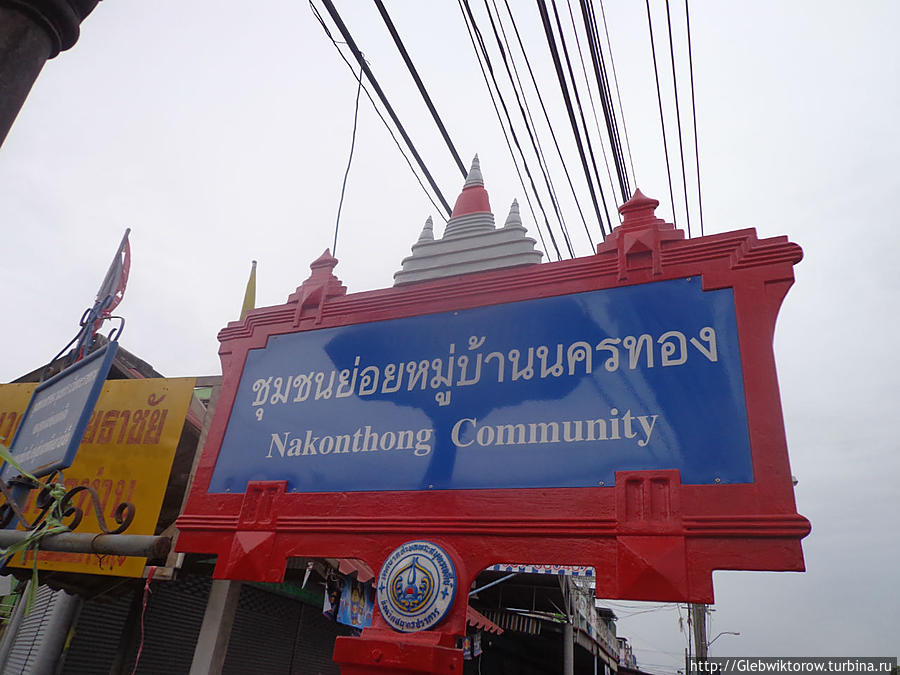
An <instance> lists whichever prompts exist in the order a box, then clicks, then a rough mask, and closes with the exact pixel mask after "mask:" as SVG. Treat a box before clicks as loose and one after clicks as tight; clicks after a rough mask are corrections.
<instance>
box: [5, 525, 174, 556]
mask: <svg viewBox="0 0 900 675" xmlns="http://www.w3.org/2000/svg"><path fill="white" fill-rule="evenodd" d="M28 534H29V533H28V532H23V531H20V530H0V547H2V548H6V547H9V546H11V545H12V544H16V543H21V542H22V541H24V540H25V538H26V537H27V536H28ZM171 547H172V540H171V539H170V538H169V537H154V536H151V535H145V534H91V533H90V532H87V533H85V532H63V533H62V534H54V535H51V536H49V537H44V538H43V539H41V542H40V549H41V550H43V551H61V552H63V553H100V554H106V555H133V556H140V557H146V558H164V557H165V556H166V555H168V553H169V549H170V548H171Z"/></svg>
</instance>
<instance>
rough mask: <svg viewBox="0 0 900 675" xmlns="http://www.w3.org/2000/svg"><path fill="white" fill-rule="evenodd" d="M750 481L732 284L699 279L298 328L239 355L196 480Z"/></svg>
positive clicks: (395, 486)
mask: <svg viewBox="0 0 900 675" xmlns="http://www.w3.org/2000/svg"><path fill="white" fill-rule="evenodd" d="M649 469H678V470H680V471H681V480H682V482H683V483H686V484H709V483H749V482H752V480H753V470H752V462H751V456H750V442H749V434H748V429H747V413H746V407H745V401H744V390H743V378H742V373H741V359H740V349H739V345H738V335H737V324H736V320H735V312H734V298H733V292H732V290H731V289H730V288H728V289H721V290H714V291H703V290H702V288H701V280H700V278H699V277H691V278H685V279H677V280H672V281H662V282H657V283H650V284H642V285H637V286H627V287H622V288H614V289H608V290H600V291H591V292H585V293H577V294H572V295H564V296H558V297H550V298H542V299H536V300H526V301H522V302H514V303H508V304H503V305H495V306H490V307H481V308H476V309H469V310H460V311H456V312H446V313H441V314H427V315H421V316H415V317H409V318H401V319H391V320H387V321H376V322H370V323H362V324H354V325H351V326H342V327H338V328H324V329H320V330H313V331H302V332H298V333H291V334H285V335H277V336H273V337H270V338H269V341H268V344H267V345H266V346H265V347H264V348H261V349H255V350H251V351H250V352H249V354H248V355H247V359H246V363H245V366H244V370H243V373H242V376H241V381H240V384H239V386H238V390H237V395H236V398H235V401H234V405H233V408H232V411H231V415H230V418H229V421H228V426H227V428H226V431H225V435H224V439H223V442H222V446H221V448H220V451H219V455H218V460H217V462H216V468H215V471H214V473H213V477H212V480H211V483H210V487H209V491H210V492H214V493H222V492H243V491H244V490H245V488H246V485H247V482H248V481H252V480H287V481H288V490H289V491H295V492H345V491H347V492H352V491H373V490H428V489H435V490H448V489H450V490H452V489H485V488H551V487H554V488H561V487H596V486H610V485H613V484H614V478H615V472H616V471H623V470H632V471H635V470H649Z"/></svg>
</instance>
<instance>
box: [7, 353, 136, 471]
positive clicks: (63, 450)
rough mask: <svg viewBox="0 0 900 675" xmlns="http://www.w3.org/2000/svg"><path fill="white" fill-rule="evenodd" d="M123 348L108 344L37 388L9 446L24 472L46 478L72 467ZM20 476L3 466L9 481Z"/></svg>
mask: <svg viewBox="0 0 900 675" xmlns="http://www.w3.org/2000/svg"><path fill="white" fill-rule="evenodd" d="M118 347H119V345H118V343H117V342H111V343H109V344H107V345H106V346H105V347H103V348H102V349H99V350H97V351H96V352H94V353H93V354H91V355H90V356H88V357H87V358H85V359H83V360H82V361H79V362H78V363H76V364H75V365H73V366H70V367H68V368H66V369H65V370H64V371H62V372H61V373H59V374H57V375H55V376H54V377H52V378H51V379H49V380H47V381H46V382H43V383H42V384H40V385H39V386H38V387H37V388H36V389H35V390H34V394H33V395H32V397H31V400H30V401H29V403H28V407H27V408H26V409H25V413H24V414H23V415H22V423H21V424H20V425H19V429H18V431H16V435H15V437H14V438H13V441H12V443H11V444H10V448H9V450H10V454H11V455H12V456H13V457H14V458H15V460H16V462H17V463H18V464H19V466H20V467H21V468H22V469H23V470H25V471H27V472H28V473H31V474H34V475H36V476H41V475H44V474H47V473H50V472H51V471H55V470H57V469H64V468H66V467H69V466H71V465H72V461H73V460H74V458H75V453H76V452H77V450H78V446H79V445H80V444H81V436H82V435H83V434H84V429H85V427H86V426H87V423H88V420H89V418H90V416H91V412H92V411H93V409H94V404H95V403H96V402H97V398H98V397H99V396H100V391H101V389H102V388H103V383H104V382H105V381H106V375H107V374H108V373H109V369H110V366H111V365H112V361H113V358H114V357H115V355H116V350H117V349H118ZM18 473H19V472H18V470H16V469H14V468H12V467H11V466H9V465H8V464H6V465H4V469H3V474H4V475H5V476H6V477H10V476H15V475H16V474H18Z"/></svg>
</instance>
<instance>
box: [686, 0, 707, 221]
mask: <svg viewBox="0 0 900 675" xmlns="http://www.w3.org/2000/svg"><path fill="white" fill-rule="evenodd" d="M684 18H685V19H686V21H687V42H688V64H689V65H690V71H691V113H692V115H693V117H694V158H695V159H696V160H697V201H698V202H699V205H700V236H701V237H702V236H703V197H702V196H701V194H700V149H699V147H698V142H697V105H696V103H695V102H694V57H693V55H692V54H691V51H692V50H691V13H690V10H689V9H688V0H684Z"/></svg>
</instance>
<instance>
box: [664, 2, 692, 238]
mask: <svg viewBox="0 0 900 675" xmlns="http://www.w3.org/2000/svg"><path fill="white" fill-rule="evenodd" d="M666 23H667V24H668V27H669V57H670V58H671V60H672V86H673V87H674V91H675V120H676V121H677V123H678V153H679V156H680V157H681V185H682V188H683V189H684V213H685V217H686V218H687V231H688V237H690V236H691V209H690V206H689V205H688V196H687V176H686V175H685V172H684V142H683V141H682V135H681V108H680V106H679V105H678V78H677V77H676V75H675V47H674V46H673V45H672V15H671V13H670V12H669V0H666ZM672 209H673V210H674V209H675V206H674V204H673V205H672Z"/></svg>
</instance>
